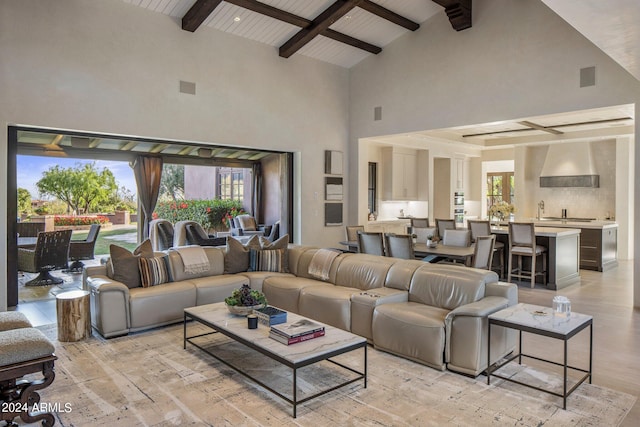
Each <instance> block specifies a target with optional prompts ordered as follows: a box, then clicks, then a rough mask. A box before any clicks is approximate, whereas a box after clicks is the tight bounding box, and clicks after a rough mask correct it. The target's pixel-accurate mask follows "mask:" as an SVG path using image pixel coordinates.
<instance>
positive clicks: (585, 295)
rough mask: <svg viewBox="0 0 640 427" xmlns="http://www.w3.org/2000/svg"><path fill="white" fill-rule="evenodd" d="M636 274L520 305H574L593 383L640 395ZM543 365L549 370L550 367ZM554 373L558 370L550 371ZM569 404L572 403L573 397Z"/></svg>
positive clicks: (577, 351) (528, 292)
mask: <svg viewBox="0 0 640 427" xmlns="http://www.w3.org/2000/svg"><path fill="white" fill-rule="evenodd" d="M632 272H633V265H632V262H631V261H621V262H620V265H619V266H618V267H617V268H615V269H613V270H609V271H607V272H604V273H598V272H594V271H587V270H581V273H580V274H581V277H582V282H581V284H579V285H573V286H570V287H568V288H565V289H562V290H560V291H557V292H556V291H550V290H547V289H544V288H542V287H541V286H537V287H536V288H535V289H531V288H529V286H528V284H521V285H519V300H520V302H525V303H530V304H538V305H543V306H551V305H552V299H553V297H554V296H556V295H564V296H566V297H568V298H569V299H570V300H571V306H572V307H571V308H572V311H575V312H579V313H585V314H590V315H592V316H593V318H594V328H593V340H594V344H593V348H594V352H593V372H594V373H593V383H594V384H596V385H600V386H603V387H608V388H612V389H615V390H619V391H623V392H626V393H629V394H632V395H634V396H639V395H640V310H634V309H633V279H632ZM79 276H81V275H76V277H77V279H75V280H74V282H75V281H77V280H78V279H81V277H79ZM78 284H79V283H78ZM17 309H18V310H19V311H22V312H24V313H25V314H26V315H27V316H28V317H29V318H30V319H31V320H32V322H33V323H34V324H47V323H55V322H56V314H55V301H54V300H51V299H49V301H35V302H24V303H20V304H18V307H17ZM587 331H588V330H587ZM587 331H583V332H581V333H580V334H578V335H576V336H575V337H573V338H572V339H571V340H570V341H569V359H570V362H571V363H572V364H574V365H575V366H582V367H586V366H587V364H588V332H587ZM523 345H524V347H525V352H527V353H530V354H535V355H539V356H544V357H545V358H548V359H552V360H555V361H558V362H559V361H561V360H562V354H563V347H562V343H561V342H560V341H558V340H553V339H550V338H544V337H536V336H533V335H529V334H525V336H524V339H523ZM525 363H527V364H530V365H537V363H536V362H535V361H532V360H530V359H526V360H525ZM540 366H542V367H547V368H549V365H546V364H540ZM551 369H555V368H554V367H553V366H551ZM559 401H560V399H559ZM567 404H568V405H570V404H571V398H569V400H568V402H567ZM638 425H640V403H638V402H636V404H635V406H634V407H633V409H632V410H631V412H630V413H629V415H628V416H627V418H626V419H625V421H624V422H623V424H622V426H624V427H627V426H628V427H631V426H634V427H635V426H638Z"/></svg>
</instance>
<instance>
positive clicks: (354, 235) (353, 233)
mask: <svg viewBox="0 0 640 427" xmlns="http://www.w3.org/2000/svg"><path fill="white" fill-rule="evenodd" d="M344 228H345V231H346V233H347V241H349V242H355V241H357V240H358V231H364V225H347V226H345V227H344Z"/></svg>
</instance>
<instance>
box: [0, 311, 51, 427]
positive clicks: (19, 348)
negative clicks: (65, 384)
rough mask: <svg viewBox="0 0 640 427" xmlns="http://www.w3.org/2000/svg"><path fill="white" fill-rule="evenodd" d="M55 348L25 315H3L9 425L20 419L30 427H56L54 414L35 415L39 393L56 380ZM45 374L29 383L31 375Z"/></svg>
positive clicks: (1, 374) (2, 388)
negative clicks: (37, 425) (31, 425)
mask: <svg viewBox="0 0 640 427" xmlns="http://www.w3.org/2000/svg"><path fill="white" fill-rule="evenodd" d="M54 351H55V347H54V346H53V344H52V343H51V341H49V339H48V338H47V337H46V336H45V335H44V334H43V333H42V332H41V331H39V330H38V329H35V328H32V327H31V323H29V321H28V320H27V318H26V317H24V315H22V314H21V313H17V312H2V313H0V403H1V404H2V412H0V420H2V421H6V422H7V424H8V425H11V424H12V423H13V419H14V418H16V417H18V416H19V417H20V419H21V420H22V421H24V422H26V423H33V422H37V421H40V420H42V425H44V426H53V425H54V423H55V418H54V416H53V414H51V413H50V412H43V411H35V412H34V411H33V409H34V406H35V405H36V404H38V403H39V402H40V395H39V394H38V393H37V392H36V390H41V389H43V388H46V387H48V386H49V385H50V384H51V383H52V382H53V380H54V378H55V373H54V371H53V365H54V361H55V360H56V359H57V357H56V356H55V354H54ZM38 372H40V373H42V378H41V379H35V380H25V379H23V377H24V376H25V375H29V374H35V373H38Z"/></svg>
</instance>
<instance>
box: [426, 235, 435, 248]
mask: <svg viewBox="0 0 640 427" xmlns="http://www.w3.org/2000/svg"><path fill="white" fill-rule="evenodd" d="M435 246H436V242H435V241H434V240H433V234H429V235H428V236H427V247H428V248H434V247H435Z"/></svg>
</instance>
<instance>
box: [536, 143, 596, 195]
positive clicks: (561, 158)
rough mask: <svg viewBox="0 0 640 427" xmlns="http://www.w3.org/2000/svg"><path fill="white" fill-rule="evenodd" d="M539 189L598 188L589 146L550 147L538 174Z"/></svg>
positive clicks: (555, 145) (574, 144) (557, 145)
mask: <svg viewBox="0 0 640 427" xmlns="http://www.w3.org/2000/svg"><path fill="white" fill-rule="evenodd" d="M540 187H587V188H598V187H600V175H598V174H597V173H596V168H595V165H594V163H593V158H592V155H591V144H590V143H588V142H586V143H579V142H576V143H567V144H554V145H550V146H549V149H548V150H547V157H546V158H545V160H544V166H543V167H542V173H541V174H540Z"/></svg>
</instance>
